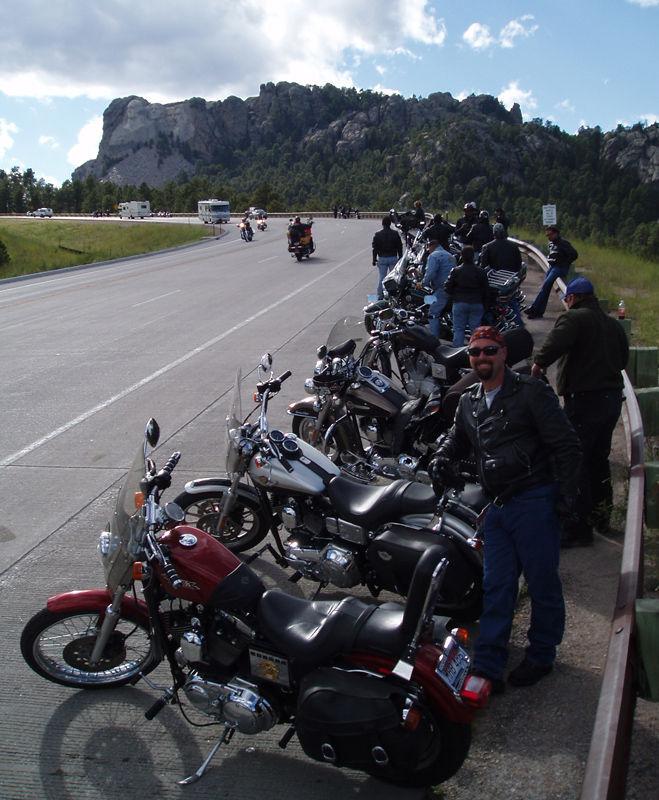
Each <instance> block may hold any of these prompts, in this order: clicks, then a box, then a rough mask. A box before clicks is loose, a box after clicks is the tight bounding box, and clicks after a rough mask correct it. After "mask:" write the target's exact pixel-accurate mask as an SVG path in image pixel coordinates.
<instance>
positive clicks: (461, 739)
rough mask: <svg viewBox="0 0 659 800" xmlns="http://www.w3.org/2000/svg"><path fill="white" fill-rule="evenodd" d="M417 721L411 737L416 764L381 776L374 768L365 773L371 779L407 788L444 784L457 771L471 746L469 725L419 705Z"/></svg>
mask: <svg viewBox="0 0 659 800" xmlns="http://www.w3.org/2000/svg"><path fill="white" fill-rule="evenodd" d="M419 710H420V711H421V719H420V721H419V724H418V726H417V728H416V730H415V731H414V733H413V734H412V735H413V736H415V737H416V739H417V742H418V745H417V746H418V752H419V763H418V764H417V766H416V769H398V770H396V771H395V772H394V773H393V774H392V773H391V772H387V773H385V774H382V772H379V771H378V769H377V768H375V769H373V770H366V772H367V773H368V774H369V775H372V776H373V777H374V778H380V779H381V780H384V781H386V782H387V783H393V784H396V785H397V786H409V787H410V788H423V787H428V786H436V785H437V784H439V783H444V781H447V780H448V779H449V778H451V777H452V776H453V775H455V773H456V772H457V771H458V770H459V769H460V767H461V766H462V763H463V762H464V760H465V758H466V757H467V754H468V753H469V746H470V745H471V726H470V725H468V724H465V723H457V722H451V721H450V720H447V719H445V718H444V717H442V716H441V714H440V713H439V712H438V711H435V710H434V709H431V708H429V707H428V706H423V707H422V708H420V709H419Z"/></svg>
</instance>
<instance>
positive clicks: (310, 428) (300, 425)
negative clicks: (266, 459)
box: [291, 417, 351, 465]
mask: <svg viewBox="0 0 659 800" xmlns="http://www.w3.org/2000/svg"><path fill="white" fill-rule="evenodd" d="M333 421H334V420H329V421H328V424H327V425H325V426H324V427H323V428H322V429H321V430H320V431H318V434H317V435H316V437H315V439H314V434H315V431H316V417H293V424H292V426H291V427H292V429H293V433H294V434H295V435H296V436H299V437H300V439H302V440H303V441H305V442H306V443H307V444H310V445H311V446H312V447H315V448H316V450H320V452H321V453H324V454H325V455H326V456H327V457H328V458H329V459H331V460H332V461H333V462H334V463H335V464H339V465H340V464H341V453H342V452H345V451H346V450H350V449H351V448H350V445H349V443H348V442H347V441H343V437H341V436H340V433H341V429H340V428H338V429H337V430H336V432H335V434H336V435H338V439H337V438H335V436H330V437H329V439H326V438H325V434H326V433H327V428H328V427H329V425H331V424H332V422H333Z"/></svg>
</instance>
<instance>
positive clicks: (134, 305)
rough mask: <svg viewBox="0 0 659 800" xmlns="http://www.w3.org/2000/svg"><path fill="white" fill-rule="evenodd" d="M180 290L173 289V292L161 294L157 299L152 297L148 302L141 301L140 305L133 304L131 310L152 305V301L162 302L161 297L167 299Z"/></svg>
mask: <svg viewBox="0 0 659 800" xmlns="http://www.w3.org/2000/svg"><path fill="white" fill-rule="evenodd" d="M180 291H181V290H180V289H175V290H174V291H173V292H167V294H161V295H160V296H159V297H152V298H150V299H149V300H143V301H142V302H141V303H133V305H132V308H137V307H138V306H145V305H146V304H147V303H153V301H154V300H162V299H163V297H169V296H170V295H172V294H177V292H180Z"/></svg>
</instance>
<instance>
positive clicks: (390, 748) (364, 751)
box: [295, 668, 421, 777]
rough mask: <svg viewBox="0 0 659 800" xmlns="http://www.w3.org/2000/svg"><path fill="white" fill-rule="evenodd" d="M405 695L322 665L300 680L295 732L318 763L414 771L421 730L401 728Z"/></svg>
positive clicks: (374, 770) (373, 679)
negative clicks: (418, 731) (414, 730)
mask: <svg viewBox="0 0 659 800" xmlns="http://www.w3.org/2000/svg"><path fill="white" fill-rule="evenodd" d="M404 703H405V695H404V694H403V693H402V692H401V691H400V690H399V689H396V687H395V686H392V685H391V684H390V683H388V682H387V681H385V680H383V679H381V678H376V677H375V676H371V675H368V674H366V673H364V672H344V671H343V670H339V669H333V668H322V669H318V670H316V671H315V672H312V673H311V674H310V675H307V676H306V677H305V678H303V679H302V681H301V683H300V694H299V697H298V711H297V715H296V717H295V730H296V732H297V735H298V738H299V740H300V744H301V745H302V749H303V750H304V752H305V753H306V754H307V755H308V756H309V758H313V759H315V760H316V761H323V762H324V763H326V764H333V765H335V766H337V767H348V768H350V769H356V770H360V771H362V772H368V773H370V774H378V775H381V776H382V777H386V776H387V774H388V773H390V772H391V774H392V775H393V774H394V773H395V772H396V771H398V770H401V769H404V770H410V771H412V770H414V769H415V768H416V767H417V765H418V761H419V752H420V750H421V747H420V741H419V735H418V733H417V732H413V731H406V730H404V728H403V716H402V711H403V708H404Z"/></svg>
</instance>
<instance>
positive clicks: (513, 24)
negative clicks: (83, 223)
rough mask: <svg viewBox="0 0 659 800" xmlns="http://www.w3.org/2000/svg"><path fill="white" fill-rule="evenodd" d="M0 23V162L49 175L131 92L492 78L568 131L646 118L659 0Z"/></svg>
mask: <svg viewBox="0 0 659 800" xmlns="http://www.w3.org/2000/svg"><path fill="white" fill-rule="evenodd" d="M321 6H322V7H321ZM2 23H3V24H2V27H3V47H2V50H1V51H0V169H5V170H9V169H10V168H11V167H13V166H18V167H20V168H21V169H26V168H28V167H30V168H32V169H33V170H34V172H35V173H36V174H37V176H38V177H42V178H44V179H46V180H47V181H48V182H52V183H55V184H56V185H59V184H61V183H62V182H63V181H65V180H67V179H68V178H70V176H71V172H72V171H73V169H75V167H77V166H79V165H80V164H82V163H83V162H84V161H86V160H88V159H90V158H94V157H95V156H96V153H97V151H98V144H99V141H100V138H101V134H102V116H103V111H104V110H105V108H106V107H107V106H108V104H109V103H110V102H111V101H112V100H113V99H114V98H115V97H124V96H127V95H132V94H135V95H140V96H142V97H145V98H146V99H147V100H149V101H151V102H161V103H167V102H175V101H177V100H185V99H187V98H189V97H203V98H205V99H206V100H223V99H225V98H226V97H228V96H229V95H237V96H238V97H242V98H246V97H249V96H253V95H256V94H258V91H259V86H260V84H261V83H265V82H268V81H273V82H275V83H276V82H278V81H282V80H287V81H296V82H298V83H301V84H320V85H323V84H325V83H333V84H335V85H338V86H354V87H356V88H358V89H377V90H381V91H384V92H398V93H400V94H402V95H403V96H405V97H410V96H411V95H413V94H414V95H416V96H417V97H426V96H427V95H428V94H430V93H432V92H450V94H452V95H453V96H454V97H458V98H462V97H465V96H467V95H469V94H472V93H475V94H492V95H494V96H495V97H498V98H499V99H500V100H501V101H502V102H503V103H504V105H506V107H508V108H509V107H510V106H512V104H513V103H514V102H518V103H519V104H520V106H521V109H522V113H523V116H524V119H525V120H530V119H533V118H534V117H541V118H543V119H549V120H552V121H553V122H555V123H556V124H557V125H559V126H560V127H561V128H562V129H563V130H565V131H568V132H569V133H574V132H576V131H577V130H578V129H579V127H581V126H591V127H594V126H595V125H599V126H600V127H601V128H602V129H603V130H605V131H606V130H611V129H613V128H615V127H616V126H617V125H618V124H620V123H621V124H623V125H632V124H634V123H635V122H639V121H643V122H647V123H648V124H651V123H653V122H658V121H659V82H658V80H657V76H658V75H659V47H658V45H657V41H658V40H659V0H599V2H597V3H588V4H587V3H584V2H579V0H554V1H553V2H543V3H540V2H517V0H510V1H508V0H498V2H490V3H487V4H482V3H468V2H465V0H462V2H441V0H434V2H430V1H429V0H386V1H383V2H375V1H374V0H325V2H324V3H321V4H313V3H309V2H308V0H285V1H284V2H282V0H239V1H238V2H234V3H227V2H226V0H224V1H223V2H220V1H219V0H204V2H199V0H187V1H186V2H185V3H182V2H180V0H157V1H156V0H140V2H135V0H102V2H99V3H89V2H86V3H81V2H80V0H21V2H20V3H10V0H3V3H2Z"/></svg>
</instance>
